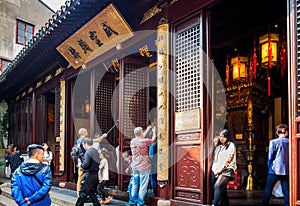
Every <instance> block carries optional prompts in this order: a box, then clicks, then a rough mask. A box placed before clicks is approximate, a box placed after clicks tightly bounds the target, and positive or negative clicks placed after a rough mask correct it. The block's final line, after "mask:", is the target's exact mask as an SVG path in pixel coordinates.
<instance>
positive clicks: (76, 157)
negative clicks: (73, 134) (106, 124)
mask: <svg viewBox="0 0 300 206" xmlns="http://www.w3.org/2000/svg"><path fill="white" fill-rule="evenodd" d="M78 134H79V138H78V139H77V140H76V142H75V145H74V146H73V148H72V151H71V158H72V160H73V161H74V165H75V166H76V167H77V168H78V178H77V185H76V192H77V197H79V191H80V188H81V181H82V177H83V169H82V167H81V163H82V162H83V160H84V153H85V151H86V150H85V148H84V146H83V139H84V138H85V137H88V132H87V129H85V128H80V129H79V130H78ZM106 137H107V134H106V133H104V134H102V135H101V136H100V137H97V138H95V139H93V142H99V143H100V142H101V141H102V140H103V139H104V138H106Z"/></svg>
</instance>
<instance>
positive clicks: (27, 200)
mask: <svg viewBox="0 0 300 206" xmlns="http://www.w3.org/2000/svg"><path fill="white" fill-rule="evenodd" d="M25 201H26V203H27V205H30V204H31V202H30V201H29V199H28V197H26V198H25Z"/></svg>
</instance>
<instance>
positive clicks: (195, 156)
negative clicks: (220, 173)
mask: <svg viewBox="0 0 300 206" xmlns="http://www.w3.org/2000/svg"><path fill="white" fill-rule="evenodd" d="M176 168H177V180H176V181H175V182H177V184H176V186H179V187H186V188H196V189H197V188H200V172H199V171H200V146H192V147H191V146H179V147H177V165H176Z"/></svg>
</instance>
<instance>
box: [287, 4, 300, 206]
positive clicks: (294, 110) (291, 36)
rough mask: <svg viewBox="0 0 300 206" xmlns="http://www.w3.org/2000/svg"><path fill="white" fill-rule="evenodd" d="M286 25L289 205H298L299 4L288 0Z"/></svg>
mask: <svg viewBox="0 0 300 206" xmlns="http://www.w3.org/2000/svg"><path fill="white" fill-rule="evenodd" d="M287 2H288V15H289V16H288V17H289V18H288V20H289V21H288V24H287V27H288V28H287V40H288V41H287V45H288V81H289V84H288V91H289V123H290V130H289V138H290V155H289V158H290V165H289V166H290V174H289V177H290V184H289V187H290V188H289V191H290V193H289V194H290V204H289V205H291V206H295V205H300V195H299V192H300V190H299V187H300V183H299V181H300V180H299V176H300V175H299V172H300V169H299V167H300V155H299V153H300V106H299V104H300V101H299V95H300V94H299V86H300V78H299V75H298V74H299V72H300V69H299V63H298V62H299V60H300V57H299V55H298V52H297V45H299V43H300V37H299V28H300V23H299V21H298V19H299V17H298V13H299V11H300V7H299V6H300V2H299V1H296V0H288V1H287Z"/></svg>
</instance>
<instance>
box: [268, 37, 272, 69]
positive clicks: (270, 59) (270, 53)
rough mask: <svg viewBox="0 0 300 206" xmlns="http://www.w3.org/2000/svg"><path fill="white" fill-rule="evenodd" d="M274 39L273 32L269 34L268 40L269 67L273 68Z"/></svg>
mask: <svg viewBox="0 0 300 206" xmlns="http://www.w3.org/2000/svg"><path fill="white" fill-rule="evenodd" d="M271 43H272V39H271V34H269V40H268V57H269V59H268V60H269V69H271V68H272V45H271Z"/></svg>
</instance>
